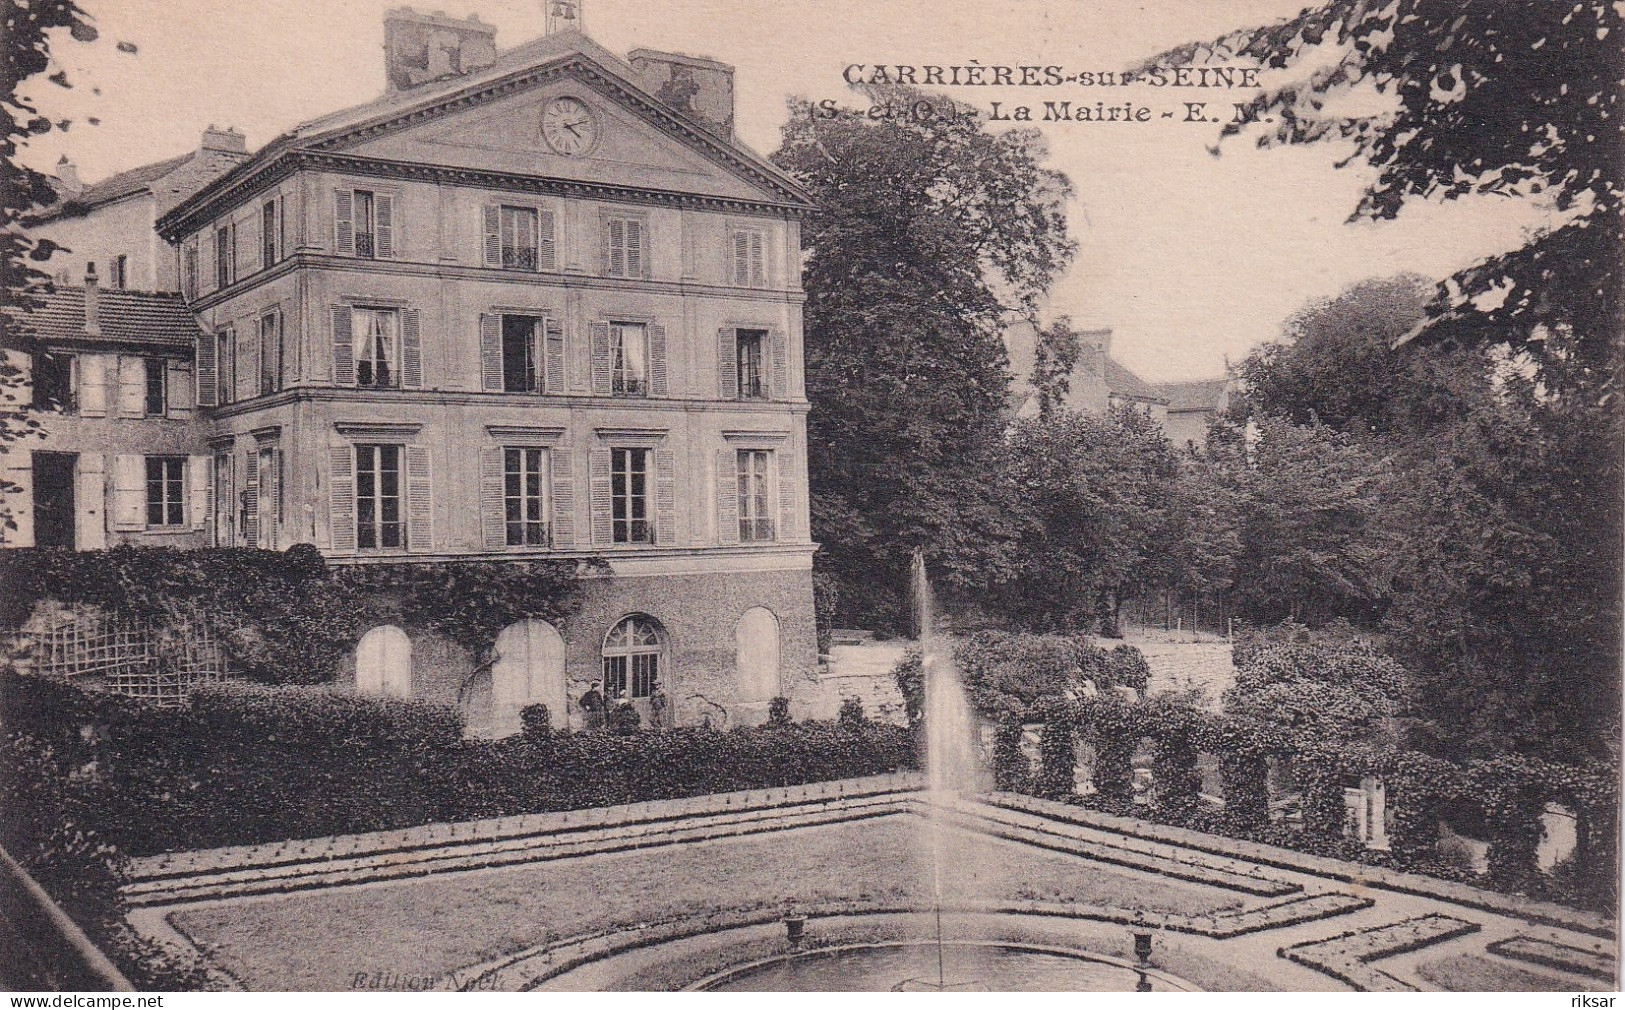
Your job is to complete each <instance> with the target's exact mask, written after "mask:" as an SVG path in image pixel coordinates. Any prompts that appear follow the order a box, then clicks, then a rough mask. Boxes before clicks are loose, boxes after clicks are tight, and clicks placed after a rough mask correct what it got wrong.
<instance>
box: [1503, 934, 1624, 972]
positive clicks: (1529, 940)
mask: <svg viewBox="0 0 1625 1010" xmlns="http://www.w3.org/2000/svg"><path fill="white" fill-rule="evenodd" d="M1486 949H1487V950H1488V951H1489V952H1490V953H1491V954H1499V955H1501V956H1502V957H1506V958H1511V959H1513V960H1515V961H1525V962H1528V963H1529V964H1538V965H1540V966H1541V967H1543V968H1556V969H1558V970H1559V971H1566V972H1572V973H1573V974H1576V975H1584V976H1586V977H1588V978H1594V979H1597V980H1598V981H1600V982H1606V983H1608V984H1609V985H1613V984H1614V959H1613V957H1612V956H1611V955H1609V954H1605V953H1602V952H1599V951H1594V950H1581V949H1580V948H1578V947H1572V946H1570V945H1568V944H1566V943H1556V942H1554V941H1551V940H1542V939H1540V938H1538V937H1533V936H1528V935H1525V934H1521V933H1520V934H1519V935H1517V936H1514V937H1512V938H1510V939H1506V940H1497V941H1496V942H1494V943H1492V944H1490V945H1489V946H1488V947H1487V948H1486Z"/></svg>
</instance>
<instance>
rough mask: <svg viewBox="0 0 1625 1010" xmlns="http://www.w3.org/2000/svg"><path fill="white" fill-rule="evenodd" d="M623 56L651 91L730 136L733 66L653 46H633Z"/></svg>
mask: <svg viewBox="0 0 1625 1010" xmlns="http://www.w3.org/2000/svg"><path fill="white" fill-rule="evenodd" d="M626 58H627V62H629V63H631V64H632V69H633V70H635V71H637V74H638V79H639V83H640V84H642V85H643V87H644V89H645V90H647V91H648V92H649V93H650V94H651V95H654V96H655V97H656V98H658V99H660V101H661V102H663V103H665V104H666V105H667V106H668V107H670V108H672V109H675V110H676V111H678V112H680V113H682V114H684V115H685V116H687V117H688V118H690V119H692V120H694V121H695V122H696V123H697V124H699V125H700V126H702V127H704V128H705V129H707V130H709V131H711V132H712V133H714V134H716V135H717V136H719V137H722V138H724V139H728V140H731V139H733V132H734V68H733V67H730V66H728V64H726V63H718V62H717V61H716V60H708V59H706V58H705V57H703V56H683V55H682V54H680V53H662V52H658V51H656V50H654V49H634V50H633V51H632V52H630V53H628V54H627V56H626Z"/></svg>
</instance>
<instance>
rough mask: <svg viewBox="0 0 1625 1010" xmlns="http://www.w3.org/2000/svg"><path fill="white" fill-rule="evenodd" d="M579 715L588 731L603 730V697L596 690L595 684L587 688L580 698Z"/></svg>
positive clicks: (596, 685)
mask: <svg viewBox="0 0 1625 1010" xmlns="http://www.w3.org/2000/svg"><path fill="white" fill-rule="evenodd" d="M580 704H581V715H582V719H583V721H584V722H585V723H586V728H587V729H589V730H596V729H603V728H604V696H603V694H602V693H601V692H599V690H598V684H597V683H596V682H595V683H594V684H593V685H592V686H591V687H589V688H587V693H586V694H584V695H582V696H581V702H580Z"/></svg>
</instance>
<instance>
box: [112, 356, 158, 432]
mask: <svg viewBox="0 0 1625 1010" xmlns="http://www.w3.org/2000/svg"><path fill="white" fill-rule="evenodd" d="M117 360H118V416H119V417H146V416H147V363H146V362H145V361H144V360H142V359H141V358H137V357H132V356H131V355H128V354H121V355H119V356H118V359H117ZM161 363H162V362H160V364H161Z"/></svg>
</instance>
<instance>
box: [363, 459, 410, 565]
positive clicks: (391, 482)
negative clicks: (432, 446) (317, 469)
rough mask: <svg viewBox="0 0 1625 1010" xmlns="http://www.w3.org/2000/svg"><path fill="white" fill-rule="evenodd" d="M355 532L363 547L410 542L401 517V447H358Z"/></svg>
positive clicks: (385, 547) (394, 546) (392, 546)
mask: <svg viewBox="0 0 1625 1010" xmlns="http://www.w3.org/2000/svg"><path fill="white" fill-rule="evenodd" d="M355 533H356V546H357V547H360V548H361V549H362V550H389V549H397V548H401V547H404V546H406V526H405V524H404V523H403V522H402V521H401V447H400V446H398V445H357V446H356V447H355Z"/></svg>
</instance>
